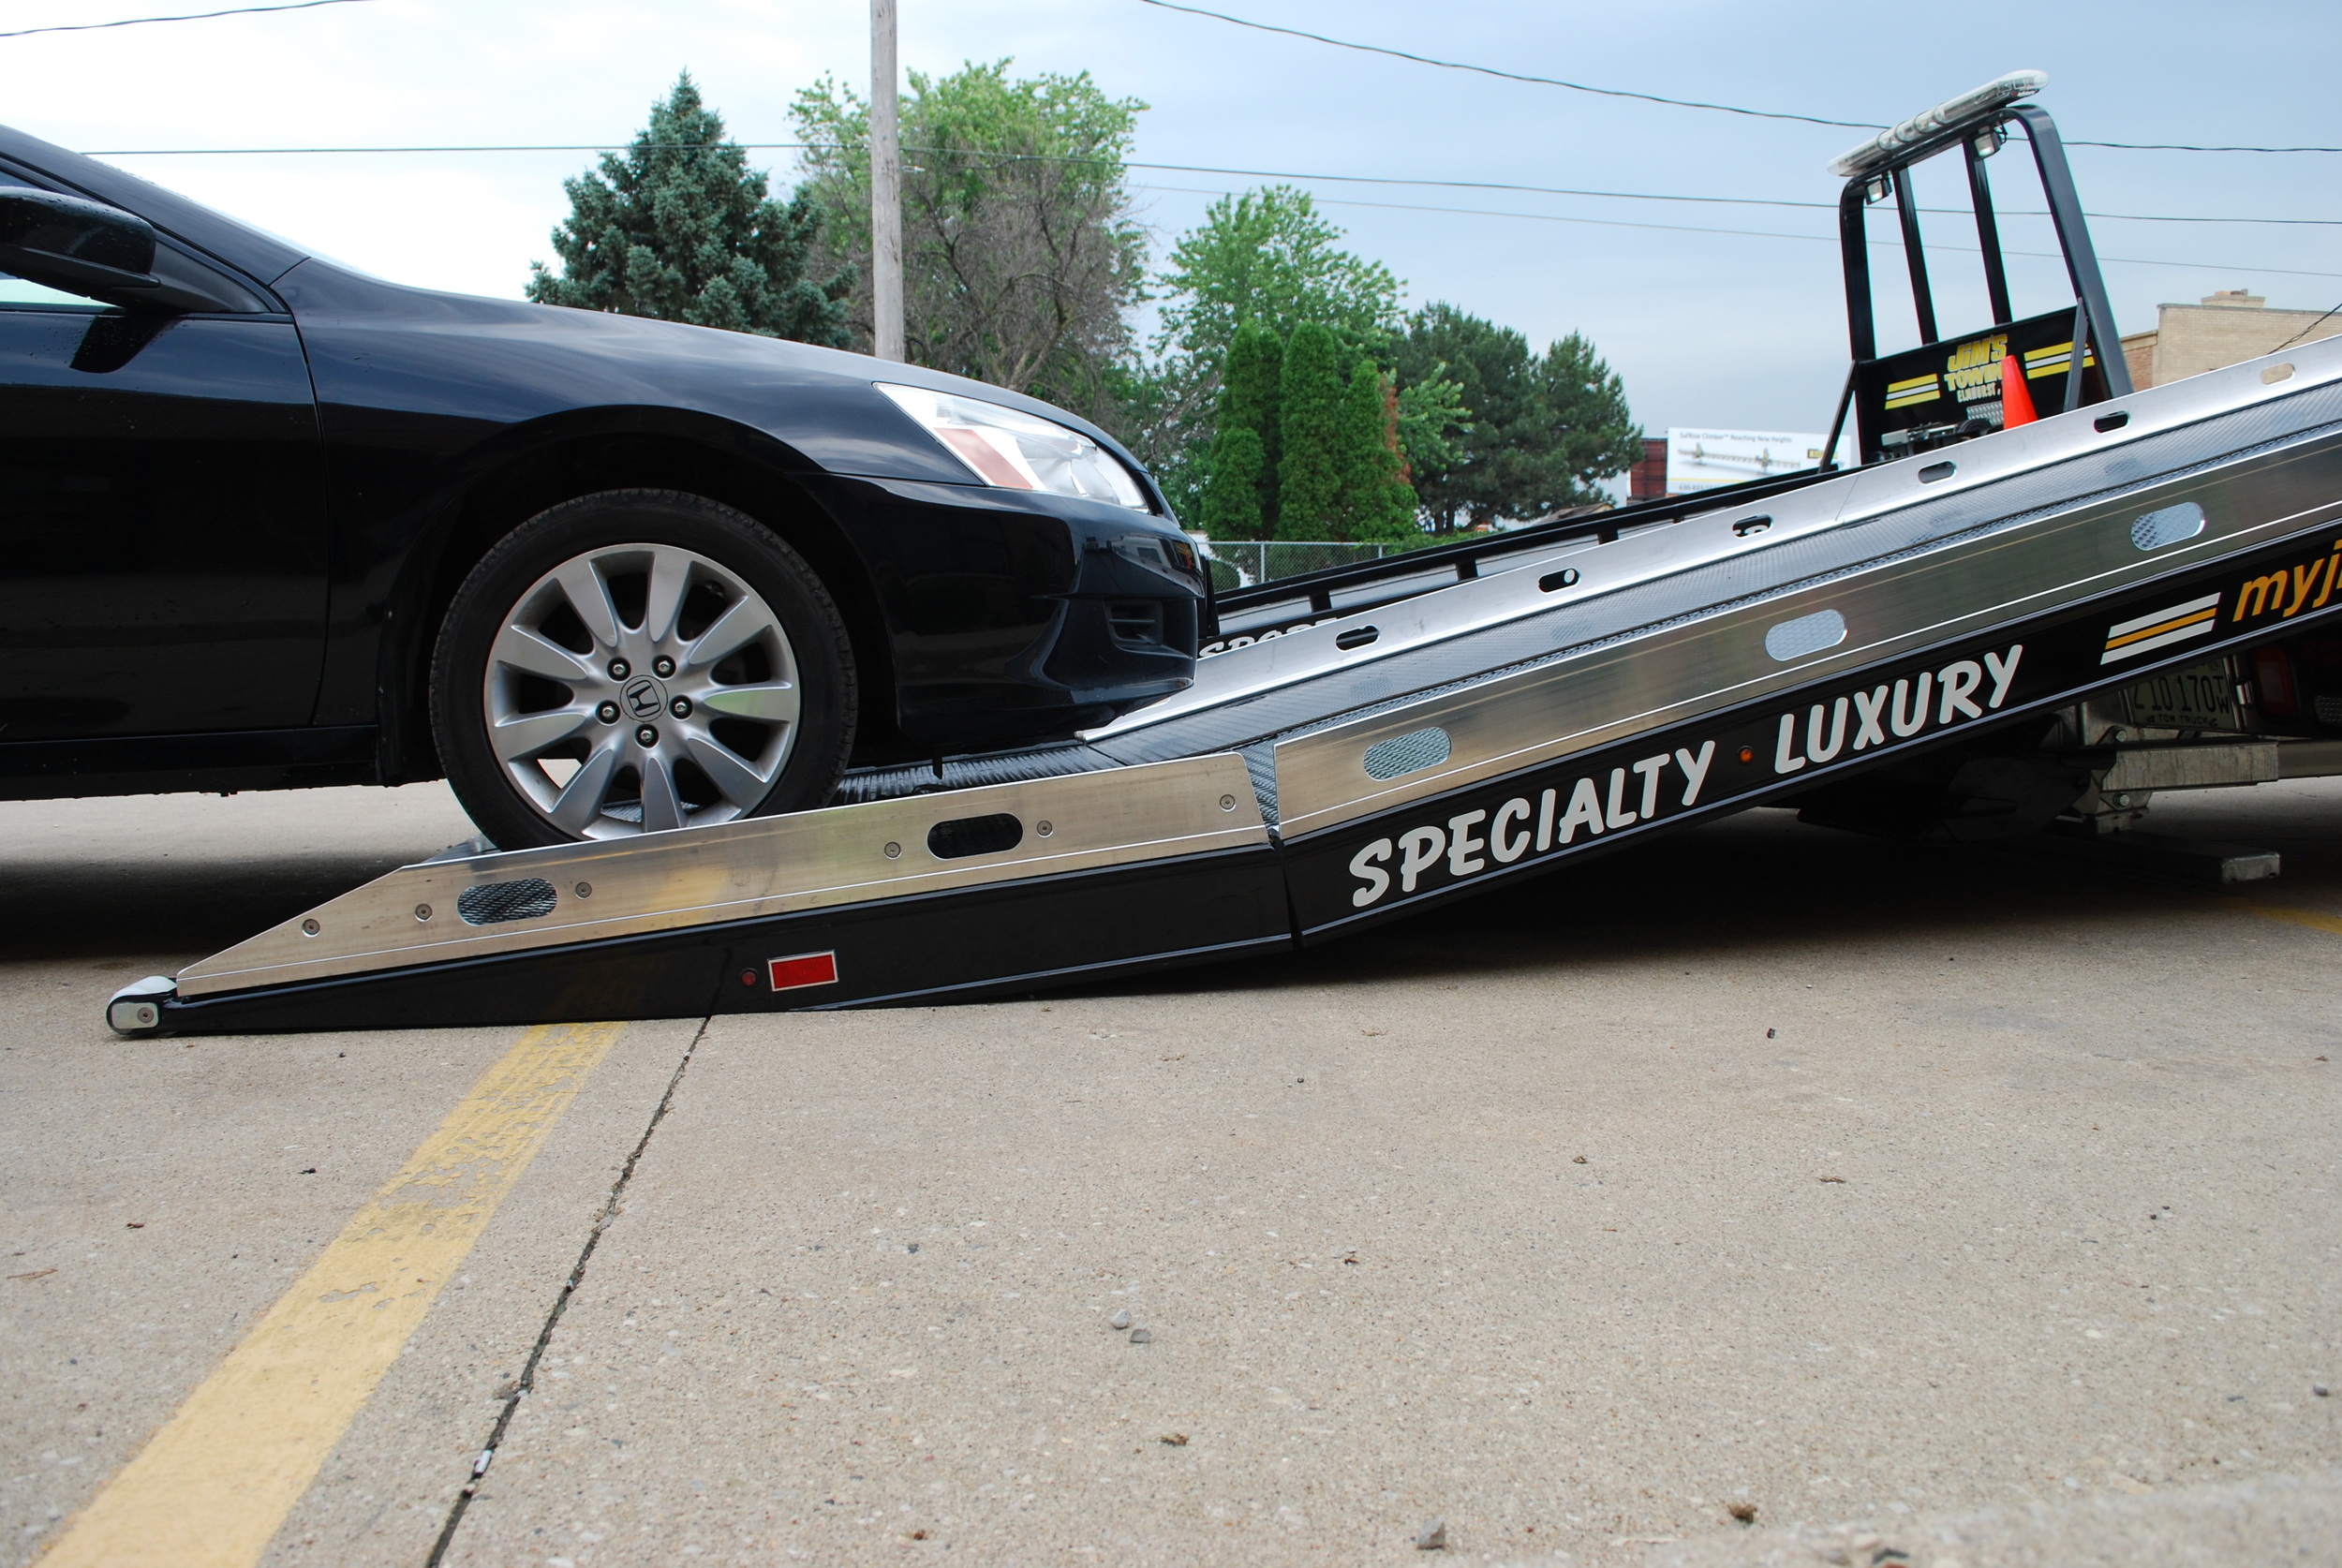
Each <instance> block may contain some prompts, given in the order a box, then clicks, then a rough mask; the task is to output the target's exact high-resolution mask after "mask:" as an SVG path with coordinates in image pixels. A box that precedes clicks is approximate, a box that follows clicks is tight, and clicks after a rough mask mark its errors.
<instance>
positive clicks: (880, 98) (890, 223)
mask: <svg viewBox="0 0 2342 1568" xmlns="http://www.w3.org/2000/svg"><path fill="white" fill-rule="evenodd" d="M870 335H871V339H872V342H871V346H870V347H871V352H873V353H875V354H876V355H878V357H879V358H880V359H882V360H899V359H901V358H902V357H903V154H902V125H901V120H900V117H899V115H898V113H897V106H896V102H895V0H870Z"/></svg>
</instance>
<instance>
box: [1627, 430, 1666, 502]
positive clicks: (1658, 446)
mask: <svg viewBox="0 0 2342 1568" xmlns="http://www.w3.org/2000/svg"><path fill="white" fill-rule="evenodd" d="M1667 493H1668V442H1667V437H1666V436H1644V437H1643V438H1642V461H1641V462H1639V463H1638V464H1636V465H1635V466H1633V467H1631V468H1629V469H1627V470H1626V498H1627V499H1628V500H1630V501H1655V500H1657V499H1659V498H1660V497H1661V496H1665V495H1666V494H1667Z"/></svg>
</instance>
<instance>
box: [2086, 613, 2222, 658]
mask: <svg viewBox="0 0 2342 1568" xmlns="http://www.w3.org/2000/svg"><path fill="white" fill-rule="evenodd" d="M2219 615H2220V609H2219V606H2218V605H2214V606H2213V607H2212V608H2211V609H2209V610H2199V611H2197V612H2196V613H2195V614H2192V615H2181V616H2178V617H2177V618H2175V619H2173V620H2168V621H2160V622H2157V624H2156V625H2154V626H2148V627H2141V628H2140V629H2138V630H2137V631H2128V632H2125V633H2124V634H2123V635H2122V636H2120V637H2109V638H2108V639H2107V640H2106V645H2107V646H2108V647H2109V648H2119V647H2123V646H2126V645H2127V644H2128V643H2143V642H2145V641H2146V640H2147V639H2148V638H2150V637H2160V636H2162V635H2163V634H2164V633H2165V632H2167V631H2177V630H2178V629H2180V628H2181V627H2184V626H2195V625H2197V624H2198V623H2199V622H2202V621H2211V620H2217V619H2218V618H2219Z"/></svg>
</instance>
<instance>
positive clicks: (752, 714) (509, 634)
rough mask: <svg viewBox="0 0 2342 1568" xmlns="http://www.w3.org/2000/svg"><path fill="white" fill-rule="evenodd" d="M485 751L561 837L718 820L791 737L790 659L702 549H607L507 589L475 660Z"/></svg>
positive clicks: (748, 590) (773, 770)
mask: <svg viewBox="0 0 2342 1568" xmlns="http://www.w3.org/2000/svg"><path fill="white" fill-rule="evenodd" d="M482 695H483V697H484V699H485V701H484V703H483V711H484V713H485V715H486V718H487V725H488V744H489V746H490V747H492V748H493V749H494V751H495V752H496V756H497V762H499V763H501V764H502V765H503V768H504V771H505V774H506V776H507V777H509V778H510V779H511V781H512V784H513V787H514V788H515V789H517V790H518V791H520V792H521V794H522V795H523V796H524V797H525V798H526V800H527V801H528V802H529V803H530V804H531V805H532V806H535V807H536V809H537V811H538V812H539V814H540V815H541V816H543V817H544V818H545V820H546V821H550V822H551V823H553V824H554V826H556V827H557V828H558V829H560V830H561V832H562V833H564V834H566V835H568V836H571V837H572V838H620V837H625V836H630V835H632V834H638V833H657V832H660V831H663V830H665V829H668V828H678V827H684V826H687V825H688V826H698V825H701V824H704V823H708V822H725V821H732V820H733V819H734V818H735V817H740V816H745V815H746V814H747V813H749V811H751V810H753V809H754V808H755V807H756V806H757V804H758V803H759V802H761V801H762V800H763V798H764V797H765V795H766V794H768V793H770V792H771V790H772V787H773V783H774V780H775V779H777V778H778V777H779V776H780V770H781V768H782V766H783V765H784V764H785V763H786V762H788V760H789V753H790V750H791V748H792V747H793V746H794V745H795V742H796V736H797V727H798V724H797V720H798V711H799V706H800V701H801V693H800V692H799V689H798V673H797V661H796V657H795V654H794V652H793V649H792V648H791V647H790V645H789V636H788V633H787V632H785V631H783V630H782V629H781V625H780V617H779V616H778V615H776V614H773V611H772V607H771V606H770V605H768V604H766V603H765V602H764V599H763V596H762V595H761V594H759V593H758V592H757V591H756V590H755V589H754V588H752V587H750V586H749V584H748V583H747V582H745V581H744V580H742V578H741V577H740V576H739V574H738V573H736V572H734V571H733V570H730V569H729V568H727V567H724V566H722V565H720V564H719V563H717V562H715V561H712V560H710V559H708V558H707V557H706V556H704V555H698V554H695V553H694V552H692V551H689V550H682V549H677V548H676V547H675V546H674V545H669V544H612V545H604V546H601V547H600V548H599V549H595V550H589V551H586V553H585V554H583V555H575V556H572V557H571V558H570V559H569V560H567V561H564V562H563V563H561V565H559V566H557V567H556V568H555V569H554V570H551V571H549V572H546V573H545V574H544V575H543V576H542V577H540V578H539V579H538V580H537V581H536V583H535V584H533V585H531V586H530V588H529V589H528V591H527V592H526V593H525V594H523V595H521V597H520V599H519V601H518V602H517V603H515V604H514V605H513V606H512V607H511V610H510V611H508V612H507V613H506V614H504V616H503V617H502V618H501V621H500V623H499V625H498V627H497V636H496V642H495V643H494V644H493V645H492V646H491V648H490V650H489V655H488V668H487V673H486V678H485V690H484V692H483V693H482Z"/></svg>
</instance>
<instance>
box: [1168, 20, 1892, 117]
mask: <svg viewBox="0 0 2342 1568" xmlns="http://www.w3.org/2000/svg"><path fill="white" fill-rule="evenodd" d="M1138 3H1139V4H1140V5H1142V6H1156V7H1161V8H1162V9H1164V10H1166V11H1185V12H1187V13H1188V14H1189V15H1191V16H1208V17H1209V18H1211V19H1212V20H1213V21H1214V22H1231V23H1233V24H1234V25H1236V26H1238V27H1250V28H1252V29H1253V31H1255V32H1259V33H1282V34H1284V35H1285V36H1286V37H1293V38H1307V39H1309V40H1310V41H1311V42H1312V43H1322V44H1331V45H1333V47H1334V48H1336V49H1352V50H1356V51H1357V52H1359V53H1361V54H1385V55H1388V56H1389V57H1390V58H1392V59H1394V60H1411V61H1413V62H1414V63H1415V64H1416V65H1418V66H1436V67H1439V68H1440V69H1441V70H1445V71H1473V72H1475V73H1477V74H1478V75H1481V76H1494V77H1501V78H1503V79H1504V80H1505V81H1526V82H1531V83H1534V85H1536V86H1539V87H1566V88H1568V89H1569V90H1570V91H1571V92H1573V93H1595V94H1599V95H1600V96H1603V97H1606V98H1638V99H1640V100H1641V101H1642V102H1644V103H1659V104H1666V105H1667V106H1668V107H1669V108H1671V109H1712V110H1714V111H1716V112H1718V113H1720V114H1745V115H1747V116H1748V117H1749V118H1751V119H1755V120H1800V121H1802V122H1804V123H1805V124H1806V125H1809V126H1843V127H1845V129H1847V130H1884V129H1886V127H1885V126H1876V125H1871V124H1868V123H1866V122H1864V121H1860V120H1825V119H1822V118H1820V117H1819V116H1817V115H1813V114H1784V113H1780V112H1777V111H1773V110H1770V109H1742V108H1740V107H1739V106H1738V105H1736V104H1728V103H1705V102H1702V101H1700V100H1699V99H1697V98H1670V97H1664V96H1660V95H1659V94H1657V93H1635V92H1629V91H1627V90H1626V89H1624V88H1622V87H1595V86H1591V85H1589V84H1588V83H1586V82H1583V81H1562V80H1561V79H1560V78H1558V77H1551V76H1526V75H1523V74H1522V73H1520V72H1519V71H1500V70H1498V69H1496V68H1495V67H1492V66H1471V65H1466V64H1464V63H1463V62H1462V61H1460V60H1434V59H1433V58H1431V57H1430V55H1428V54H1410V53H1409V52H1406V51H1405V50H1403V49H1385V48H1383V47H1382V46H1381V45H1379V44H1364V43H1353V42H1351V41H1350V40H1349V39H1347V38H1330V37H1327V36H1326V35H1325V34H1323V33H1308V32H1304V31H1302V30H1301V29H1300V28H1298V27H1279V26H1276V25H1274V24H1273V23H1270V22H1250V21H1247V20H1246V19H1245V18H1243V17H1240V16H1230V15H1228V13H1227V12H1225V11H1208V10H1205V9H1204V8H1203V7H1200V6H1181V5H1176V4H1174V3H1173V0H1138Z"/></svg>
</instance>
